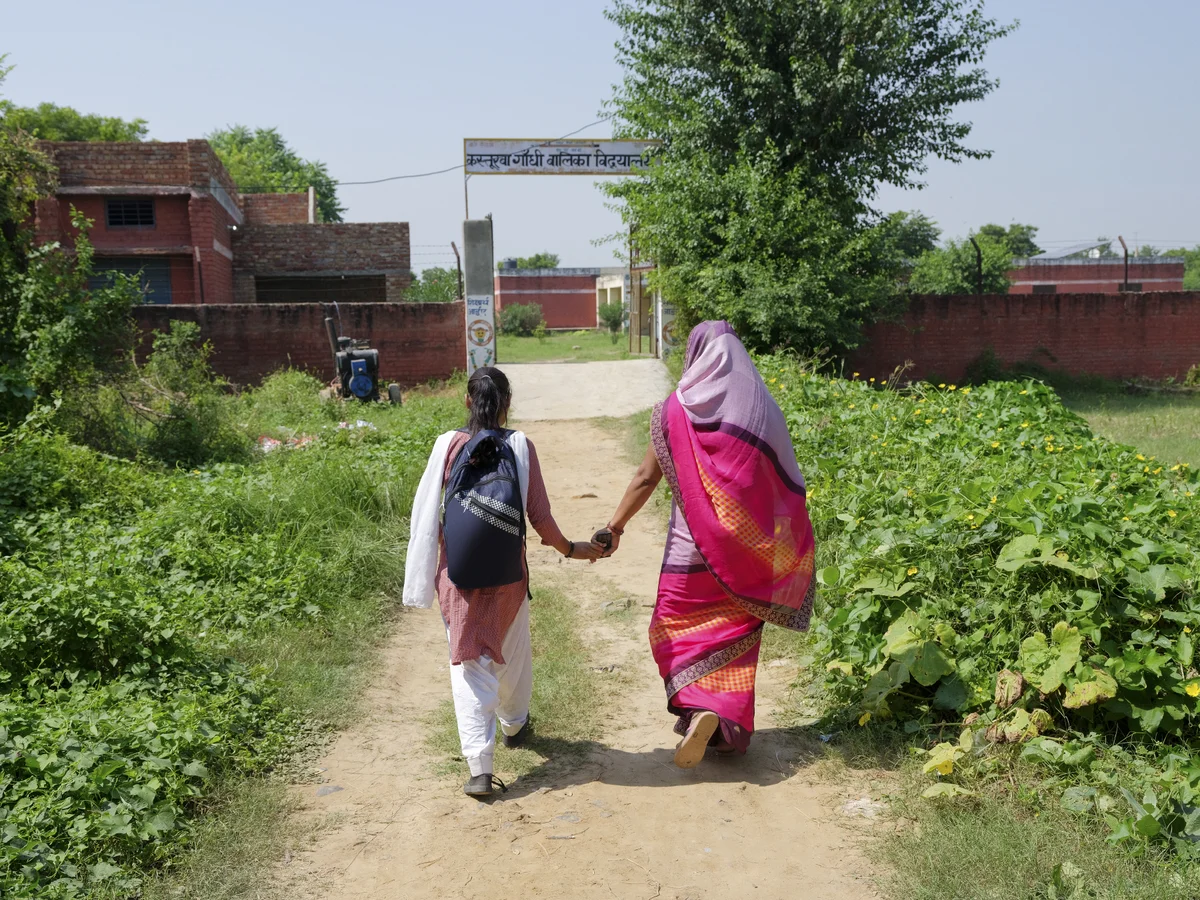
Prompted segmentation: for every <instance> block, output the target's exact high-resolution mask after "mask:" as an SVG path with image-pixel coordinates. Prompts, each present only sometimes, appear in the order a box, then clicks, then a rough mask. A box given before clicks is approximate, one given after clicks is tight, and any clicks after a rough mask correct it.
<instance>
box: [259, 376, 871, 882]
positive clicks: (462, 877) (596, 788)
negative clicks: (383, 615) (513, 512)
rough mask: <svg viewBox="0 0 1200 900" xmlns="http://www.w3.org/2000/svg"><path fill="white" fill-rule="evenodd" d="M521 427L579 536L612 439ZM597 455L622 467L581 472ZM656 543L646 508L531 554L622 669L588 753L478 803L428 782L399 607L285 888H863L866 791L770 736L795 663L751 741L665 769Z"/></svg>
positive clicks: (417, 643)
mask: <svg viewBox="0 0 1200 900" xmlns="http://www.w3.org/2000/svg"><path fill="white" fill-rule="evenodd" d="M572 368H576V369H578V368H581V367H580V366H574V367H572ZM522 427H523V428H524V430H525V431H526V432H527V433H528V434H529V436H530V438H531V439H532V440H533V441H534V443H535V444H536V446H537V448H538V454H539V457H540V458H541V460H542V467H543V471H544V472H545V475H546V481H547V486H548V488H549V492H550V496H551V500H552V503H553V504H554V510H555V516H556V518H557V519H558V521H559V523H560V524H561V525H562V527H563V529H564V531H565V532H566V533H568V534H572V535H574V534H586V533H590V531H591V530H592V529H593V528H594V527H596V526H597V525H600V524H603V522H604V521H605V520H606V517H607V516H608V515H609V514H610V513H611V511H612V509H613V508H614V507H615V505H616V502H617V499H618V498H619V496H620V494H621V492H622V491H623V489H624V487H625V485H626V483H627V481H628V478H629V476H630V474H631V471H632V466H630V465H628V464H627V463H626V462H625V461H624V459H623V457H622V454H621V447H620V441H619V440H618V438H616V437H615V436H613V435H612V434H611V433H609V432H607V431H604V430H602V429H600V428H598V427H596V426H594V425H592V424H590V423H587V422H580V421H571V422H561V421H559V422H527V423H524V424H523V425H522ZM597 459H602V460H617V461H619V462H617V464H615V465H607V466H592V465H585V464H583V462H582V461H585V460H597ZM587 495H595V496H594V497H593V496H587ZM573 498H574V499H573ZM662 541H663V537H662V534H661V527H660V522H659V519H658V517H657V516H655V515H654V514H653V513H652V512H647V513H644V514H642V515H641V516H639V517H637V518H636V519H635V520H634V521H633V522H632V523H631V524H630V527H629V529H628V530H627V532H626V535H625V537H624V539H623V542H622V545H621V551H620V553H619V554H618V555H617V556H615V557H613V558H612V559H610V560H606V561H604V562H603V563H600V564H597V565H594V566H588V565H585V564H578V563H566V562H564V561H563V560H561V558H559V557H558V555H557V554H556V553H555V552H554V551H552V550H549V549H547V548H544V547H540V546H537V547H535V546H533V545H531V548H530V565H531V570H532V575H533V578H534V580H535V583H543V584H545V583H547V582H549V583H552V584H554V585H556V586H559V587H561V588H562V589H563V590H565V591H566V592H567V594H568V596H570V597H571V598H572V599H574V600H576V601H577V602H578V603H579V604H580V605H581V612H582V614H581V620H582V621H583V623H584V624H585V632H584V635H583V636H584V638H585V640H586V642H587V645H588V647H589V651H590V653H591V656H592V660H591V661H592V664H593V665H596V666H600V665H617V666H619V667H620V669H621V671H622V673H623V674H624V675H625V678H624V679H623V680H624V682H625V687H624V688H622V689H620V691H619V696H618V698H617V700H616V702H615V703H614V704H613V706H612V709H611V711H610V715H609V720H608V722H607V724H606V727H605V732H604V734H603V736H602V737H601V739H600V741H599V742H598V743H597V745H596V747H595V748H594V749H593V750H592V752H591V753H590V754H588V755H587V757H586V758H585V759H583V760H581V761H580V762H579V763H578V764H575V765H572V766H570V767H569V768H567V769H566V770H565V771H564V770H563V769H562V768H561V767H560V768H559V769H558V770H557V771H555V770H553V769H551V770H549V771H548V772H547V773H546V774H545V775H543V776H541V777H526V778H523V779H520V780H518V781H517V782H516V783H515V785H513V786H512V789H511V790H510V792H509V793H508V794H506V795H501V798H500V799H498V800H496V801H495V802H493V803H490V804H481V803H479V802H477V801H474V800H471V799H469V798H467V797H465V796H463V795H462V793H461V792H460V787H461V781H462V780H463V777H464V776H462V775H458V776H454V777H439V776H436V775H435V774H433V773H434V771H435V769H434V763H435V762H436V761H435V760H433V759H432V758H431V757H430V755H429V753H428V751H427V750H426V749H425V746H424V721H425V719H426V717H427V716H428V715H429V713H430V711H432V710H433V709H435V708H436V707H437V706H438V705H439V704H440V703H441V702H443V701H444V700H445V699H446V698H447V697H448V696H449V684H448V681H449V677H448V672H447V660H446V648H445V637H444V632H443V630H442V627H441V622H440V618H439V616H438V615H437V613H436V611H421V612H413V613H409V614H407V615H405V616H404V618H403V620H402V622H401V623H400V625H399V627H398V628H397V629H396V632H395V635H394V637H393V638H392V641H391V644H390V646H389V647H388V649H387V653H386V661H385V667H384V670H383V674H382V676H381V677H380V678H379V679H378V680H377V684H376V686H375V687H374V688H373V689H372V690H371V691H370V694H369V696H368V697H367V698H366V701H365V704H364V708H365V710H366V714H365V715H364V718H363V721H362V722H361V724H360V725H359V726H358V727H356V728H354V729H352V730H350V731H348V732H347V733H345V734H343V735H342V736H341V737H340V738H339V740H338V742H337V744H336V745H335V748H334V750H333V751H332V753H330V755H329V756H328V758H327V759H326V760H324V761H323V762H322V763H321V765H322V766H324V767H325V768H326V769H327V772H326V777H327V782H326V783H325V784H323V785H321V786H319V787H317V788H314V787H313V786H312V785H308V786H305V787H302V788H297V790H298V791H301V792H302V795H303V802H302V806H303V812H302V813H301V814H302V815H307V816H314V817H321V818H324V819H325V827H324V828H322V829H320V830H319V832H318V837H317V838H316V840H315V842H314V844H313V845H311V846H309V847H306V848H301V849H298V850H294V851H293V852H292V853H291V854H289V857H288V859H287V861H286V864H284V865H281V866H279V867H278V868H277V870H276V872H277V877H278V881H279V883H280V886H282V887H283V894H284V895H285V896H288V897H314V898H315V897H338V898H342V897H346V898H350V897H353V898H372V900H374V898H380V900H382V898H405V900H408V898H412V900H417V898H450V897H463V898H489V900H490V898H495V897H504V898H509V897H512V898H517V897H547V898H567V897H570V898H606V900H611V898H620V900H625V898H638V900H648V898H674V900H683V898H692V900H695V898H728V897H731V896H736V895H738V894H749V895H750V896H753V897H761V898H764V900H767V898H770V900H774V898H785V897H787V898H791V897H804V898H807V900H824V898H838V900H849V898H864V897H873V896H875V892H874V890H873V889H872V887H871V883H870V881H869V879H868V876H867V867H866V864H865V863H864V861H863V859H862V856H861V853H860V852H859V850H858V846H860V844H861V841H860V840H858V838H860V837H861V836H862V834H861V832H862V831H863V830H864V829H868V828H870V827H872V826H870V825H868V824H867V823H866V822H864V821H862V820H850V819H847V818H846V817H845V816H844V815H843V814H842V813H841V811H840V810H841V806H842V804H843V803H845V802H846V801H847V800H849V799H854V798H857V797H859V796H862V793H863V792H862V790H861V789H859V790H854V789H852V786H849V785H842V784H837V783H829V782H822V781H821V780H820V778H819V777H818V776H817V775H816V774H815V772H816V770H815V769H814V767H813V766H812V765H811V763H812V761H813V760H814V759H815V758H816V756H817V753H816V751H815V749H814V748H813V747H812V746H810V745H808V744H806V743H805V742H803V740H801V739H799V738H797V737H796V736H795V735H794V734H790V733H788V732H786V731H783V730H781V729H779V728H776V727H774V726H773V716H772V709H773V707H774V704H775V703H776V701H777V700H778V699H780V698H781V696H782V694H783V691H784V688H785V685H786V682H787V680H788V679H789V678H790V677H792V676H793V675H794V674H795V670H794V669H792V668H791V667H764V668H762V669H761V670H760V673H759V712H758V724H759V729H760V730H759V732H758V734H757V735H756V737H755V740H754V743H753V746H752V749H751V751H750V753H749V754H748V755H747V756H746V757H745V758H743V759H740V760H729V761H718V760H706V761H705V762H704V763H702V764H701V765H700V766H699V767H697V768H696V769H693V770H689V771H684V770H680V769H677V768H676V767H675V766H673V765H672V764H671V760H672V754H673V748H674V745H675V742H676V740H677V738H676V736H675V735H674V734H673V733H672V731H671V725H672V724H673V723H672V719H671V717H670V716H669V715H668V714H667V712H666V709H665V698H664V695H663V689H662V682H661V680H660V679H659V678H658V674H657V671H656V669H655V666H654V662H653V660H652V659H651V656H650V652H649V648H648V645H647V644H646V640H645V628H646V622H647V620H648V618H649V613H650V609H649V608H646V606H645V604H650V603H652V601H653V597H654V589H655V584H656V581H657V575H658V565H659V562H660V559H661V553H662ZM614 593H617V594H624V595H630V596H632V597H634V598H637V600H636V605H635V607H634V610H633V613H632V619H633V621H632V622H631V621H630V616H629V615H628V614H627V615H625V616H612V615H606V614H605V613H603V612H601V611H600V609H599V606H600V603H601V602H602V601H603V600H605V599H609V598H611V597H612V596H614ZM597 677H603V676H597ZM614 681H615V680H614V679H610V680H609V684H612V683H613V682H614ZM501 774H503V773H501Z"/></svg>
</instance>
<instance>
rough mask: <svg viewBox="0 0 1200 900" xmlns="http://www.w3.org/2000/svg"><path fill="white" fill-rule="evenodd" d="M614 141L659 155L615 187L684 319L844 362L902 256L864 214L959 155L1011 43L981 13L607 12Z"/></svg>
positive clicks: (658, 5) (968, 153)
mask: <svg viewBox="0 0 1200 900" xmlns="http://www.w3.org/2000/svg"><path fill="white" fill-rule="evenodd" d="M607 15H608V17H609V18H610V19H611V20H612V21H613V22H614V23H615V24H616V25H617V26H618V27H619V28H620V29H621V31H622V33H623V36H622V39H621V40H620V41H618V43H617V47H618V51H617V52H618V61H619V63H620V64H621V66H622V67H623V69H624V78H623V81H622V83H621V84H619V85H618V86H617V87H616V88H615V94H614V97H613V99H612V100H611V101H610V104H609V106H610V108H611V109H612V111H613V112H614V113H615V115H616V123H615V124H616V133H617V135H618V136H619V137H628V138H654V139H658V140H661V141H662V142H663V143H662V149H661V152H660V153H659V154H657V156H656V158H655V160H654V161H653V163H652V165H651V167H650V170H649V172H648V173H647V174H646V176H644V177H642V178H636V179H625V180H623V181H620V182H616V183H612V184H609V185H606V186H605V190H606V192H607V194H608V195H609V197H611V198H612V199H613V200H615V201H616V206H617V207H618V208H619V209H620V211H621V213H622V215H623V216H624V218H625V220H626V221H627V222H629V223H636V225H637V232H636V238H635V240H636V241H637V245H638V250H639V251H640V253H641V255H642V256H643V257H644V258H651V259H654V260H655V261H656V262H657V263H658V267H659V268H658V275H657V279H656V280H657V281H658V283H659V286H660V287H662V289H663V290H664V291H665V292H666V294H667V296H668V297H669V298H670V299H671V300H673V301H675V302H676V303H678V304H680V306H681V307H682V309H683V314H684V317H685V318H695V317H699V316H714V315H715V316H722V317H724V318H728V319H730V321H732V322H733V324H734V325H735V327H737V328H739V330H740V332H741V333H742V334H743V337H745V338H747V339H748V340H749V341H750V343H751V344H754V345H757V346H760V347H761V346H771V345H774V344H789V345H793V346H798V347H802V348H814V347H820V346H831V347H849V346H853V345H854V344H855V343H857V341H858V339H859V338H858V334H859V326H860V324H861V323H862V322H864V321H868V320H870V319H871V318H874V317H875V316H876V315H878V314H879V312H880V311H881V310H882V309H884V308H885V307H886V302H887V300H888V298H889V297H890V296H891V295H892V293H893V290H894V283H895V276H896V263H897V259H896V247H895V245H894V244H889V242H888V236H889V235H888V230H887V228H886V226H881V225H880V224H879V223H878V222H877V217H876V216H875V215H874V214H873V213H872V212H871V210H870V209H869V207H868V206H867V202H868V201H869V200H870V199H871V197H873V196H874V194H875V193H876V191H877V189H878V187H879V185H881V184H884V183H886V184H893V185H898V186H902V187H913V186H917V185H919V177H920V175H921V174H922V173H923V172H924V171H925V169H926V166H927V161H928V159H929V158H930V157H938V158H941V159H946V160H951V161H960V160H964V159H977V158H982V157H986V156H987V155H988V152H987V151H984V150H977V149H973V148H970V147H968V146H966V144H965V143H964V141H965V140H966V138H967V137H968V135H969V133H970V130H971V126H970V124H969V123H967V122H961V121H957V120H956V119H955V118H954V112H955V110H956V108H957V107H958V106H959V104H962V103H965V102H969V101H973V100H980V99H982V98H983V97H985V96H986V95H987V94H988V93H990V92H991V91H992V90H993V89H994V88H995V86H996V83H995V82H994V81H993V80H991V79H989V78H988V77H987V75H986V73H985V72H984V71H983V70H982V69H981V68H980V66H979V64H980V62H981V60H982V57H983V54H984V51H985V49H986V47H987V45H988V44H989V43H990V42H991V41H992V40H994V39H996V38H997V37H999V36H1001V35H1003V34H1005V33H1006V32H1007V31H1008V30H1009V28H1008V27H1007V26H1000V25H997V24H996V22H995V21H994V20H992V19H989V18H986V17H985V16H984V14H983V9H982V2H981V0H888V2H881V3H864V2H860V0H824V2H819V3H818V2H813V0H614V4H613V6H612V7H611V9H610V10H609V11H608V13H607Z"/></svg>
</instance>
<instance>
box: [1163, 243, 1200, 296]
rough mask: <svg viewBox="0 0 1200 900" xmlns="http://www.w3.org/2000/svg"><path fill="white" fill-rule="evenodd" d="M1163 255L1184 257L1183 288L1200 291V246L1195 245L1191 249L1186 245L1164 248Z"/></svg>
mask: <svg viewBox="0 0 1200 900" xmlns="http://www.w3.org/2000/svg"><path fill="white" fill-rule="evenodd" d="M1162 255H1163V256H1181V257H1183V261H1184V269H1183V289H1184V290H1185V291H1200V246H1198V247H1193V248H1192V249H1191V250H1189V249H1187V248H1186V247H1177V248H1176V249H1174V250H1164V251H1163V252H1162Z"/></svg>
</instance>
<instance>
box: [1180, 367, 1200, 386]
mask: <svg viewBox="0 0 1200 900" xmlns="http://www.w3.org/2000/svg"><path fill="white" fill-rule="evenodd" d="M1183 383H1184V384H1186V385H1187V386H1188V387H1200V365H1197V366H1192V367H1191V368H1190V369H1188V370H1187V375H1185V376H1184V377H1183Z"/></svg>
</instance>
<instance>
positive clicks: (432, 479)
mask: <svg viewBox="0 0 1200 900" xmlns="http://www.w3.org/2000/svg"><path fill="white" fill-rule="evenodd" d="M457 433H458V432H455V431H447V432H446V433H445V434H443V435H441V436H439V437H438V439H437V440H436V441H435V442H434V444H433V451H432V452H431V453H430V454H429V462H428V463H426V465H425V474H424V475H422V476H421V483H420V484H418V485H417V493H416V494H415V495H414V496H413V507H412V516H411V517H410V518H409V523H408V555H407V556H406V557H405V560H404V595H403V596H404V605H405V606H415V607H417V608H418V609H429V608H430V607H431V606H433V601H434V598H435V597H436V596H437V587H436V585H435V581H436V579H437V567H438V539H439V537H440V536H441V531H442V477H443V475H444V473H445V471H446V454H447V453H449V452H450V441H451V440H453V439H454V435H455V434H457ZM507 443H508V446H509V447H511V448H512V452H513V456H515V457H516V459H517V476H518V479H519V481H520V486H521V508H522V510H524V509H526V508H528V504H529V442H528V440H526V438H525V434H524V432H521V431H514V432H513V433H512V434H510V435H509V436H508V441H507Z"/></svg>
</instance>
